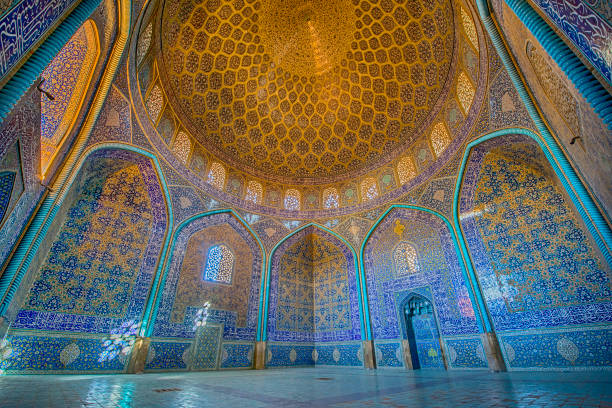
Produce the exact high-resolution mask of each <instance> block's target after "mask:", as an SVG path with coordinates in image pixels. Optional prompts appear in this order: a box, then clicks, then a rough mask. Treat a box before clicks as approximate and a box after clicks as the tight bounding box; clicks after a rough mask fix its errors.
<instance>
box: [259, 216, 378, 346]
mask: <svg viewBox="0 0 612 408" xmlns="http://www.w3.org/2000/svg"><path fill="white" fill-rule="evenodd" d="M308 227H315V228H318V229H320V230H321V231H325V232H328V233H329V234H331V235H333V236H334V237H336V238H338V239H339V240H340V241H342V242H343V243H344V244H345V245H346V246H347V247H348V248H349V249H350V250H351V253H352V254H353V261H354V262H355V280H356V281H357V287H359V288H361V287H362V285H361V282H360V280H361V277H360V274H359V266H358V259H359V258H358V257H357V253H356V252H355V249H354V248H353V246H352V245H351V244H349V243H348V241H347V240H346V239H344V238H343V237H342V236H340V235H338V234H337V233H335V232H334V231H332V230H330V229H329V228H327V227H324V226H323V225H320V224H317V223H314V222H310V223H308V224H306V225H303V226H301V227H300V228H298V229H296V230H295V231H293V232H292V233H290V234H288V235H287V236H285V237H284V238H283V239H281V240H280V241H279V242H278V243H277V244H276V245H274V248H272V251H270V256H269V257H268V264H267V268H266V282H267V285H266V291H265V301H264V305H263V306H264V313H263V325H262V326H263V327H262V333H261V337H260V339H259V340H258V341H266V340H267V338H268V305H269V301H270V275H271V273H272V262H271V261H272V258H273V257H274V253H275V252H276V250H277V249H278V247H279V246H280V245H281V244H282V243H283V242H285V241H286V240H288V239H289V238H291V237H292V236H294V235H295V234H297V233H298V232H300V231H303V230H304V229H306V228H308ZM363 300H364V299H363V297H362V298H361V299H360V302H359V321H360V323H361V339H362V340H363V339H364V335H365V326H364V320H365V313H366V310H365V308H364V307H365V306H364V304H363Z"/></svg>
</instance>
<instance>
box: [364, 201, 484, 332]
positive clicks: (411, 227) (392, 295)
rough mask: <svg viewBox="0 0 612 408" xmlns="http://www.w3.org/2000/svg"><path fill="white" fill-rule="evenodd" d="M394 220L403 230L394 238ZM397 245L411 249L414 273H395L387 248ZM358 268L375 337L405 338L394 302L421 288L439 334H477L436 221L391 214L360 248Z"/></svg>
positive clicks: (419, 214) (447, 240) (450, 248)
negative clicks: (361, 261)
mask: <svg viewBox="0 0 612 408" xmlns="http://www.w3.org/2000/svg"><path fill="white" fill-rule="evenodd" d="M396 222H397V223H399V224H400V225H401V226H403V229H402V228H398V229H397V230H398V231H400V230H401V234H399V235H398V234H397V233H396V232H395V230H396V226H397V225H398V224H396ZM401 241H408V242H410V243H411V244H413V245H414V246H415V248H416V250H417V256H418V265H419V271H418V272H417V273H413V274H408V275H400V276H397V275H396V266H395V262H394V259H393V250H394V248H395V247H396V245H397V244H398V243H399V242H401ZM364 268H365V274H366V282H367V290H368V301H369V305H370V319H371V324H372V330H373V332H374V338H375V339H399V338H401V337H402V336H404V335H405V334H404V333H405V331H403V330H402V325H403V323H402V322H401V320H403V316H400V313H401V311H400V304H401V302H402V301H403V300H404V299H405V297H406V296H409V293H410V292H417V293H418V290H421V291H423V290H424V289H422V288H423V287H426V286H427V287H428V289H427V290H426V291H427V295H426V297H428V298H430V299H431V300H432V304H433V305H434V310H435V312H436V314H437V318H438V321H439V324H440V330H441V334H442V335H456V334H469V333H477V332H478V328H477V326H476V320H475V317H474V310H473V308H472V304H471V301H470V298H469V295H468V291H467V287H466V285H465V281H464V279H463V275H462V272H461V266H460V264H459V260H458V259H457V255H456V252H455V248H454V244H453V241H452V238H451V236H450V232H449V230H448V228H447V227H446V224H444V222H443V221H442V220H440V219H439V218H438V217H436V216H434V215H432V214H429V213H426V212H424V211H418V210H411V209H400V208H396V209H394V210H393V211H391V212H390V213H389V214H388V215H387V217H386V218H385V219H384V220H383V221H382V222H381V223H380V224H379V225H378V226H377V228H376V229H375V230H374V232H373V233H372V235H371V236H370V238H369V240H368V242H367V244H366V247H365V250H364ZM419 288H420V289H419ZM402 332H403V333H402Z"/></svg>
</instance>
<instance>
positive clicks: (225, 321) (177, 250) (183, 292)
mask: <svg viewBox="0 0 612 408" xmlns="http://www.w3.org/2000/svg"><path fill="white" fill-rule="evenodd" d="M218 244H223V245H225V246H227V247H228V248H229V249H230V250H231V251H232V253H233V256H234V260H235V261H234V266H233V270H232V279H231V284H224V283H214V282H209V281H205V280H204V279H203V275H204V269H205V265H206V257H207V256H208V250H209V248H210V247H212V246H214V245H218ZM260 279H261V250H260V248H259V246H258V244H257V242H256V241H255V239H254V238H253V236H252V235H251V234H250V233H249V231H248V230H247V229H246V228H245V227H244V225H242V224H241V223H240V222H239V221H238V220H237V219H236V218H235V217H234V216H233V215H231V214H230V213H220V214H213V215H210V216H205V217H202V218H197V219H195V220H193V221H191V222H190V223H189V224H188V225H187V226H185V228H183V229H182V230H181V231H180V232H179V233H178V235H177V236H176V238H175V245H174V248H173V252H172V254H171V259H170V266H169V269H168V271H167V277H166V282H165V286H164V289H163V293H162V298H161V302H160V305H159V309H158V313H157V318H156V320H155V323H154V326H153V338H154V340H155V341H154V344H155V347H154V349H155V352H156V353H157V352H159V353H161V354H164V351H162V350H161V349H162V348H164V347H165V346H168V347H170V348H171V349H172V350H174V349H175V348H176V347H177V346H176V344H175V343H172V342H168V341H167V340H168V339H174V341H178V342H181V344H182V343H185V342H188V343H190V344H191V343H193V344H194V345H193V347H195V348H198V347H199V348H200V349H202V347H203V345H204V344H209V345H210V347H213V346H214V348H215V350H217V349H219V348H220V352H219V354H220V357H219V361H218V363H215V364H216V365H215V366H216V367H218V366H221V367H226V368H238V367H243V368H248V367H251V363H252V354H253V346H254V342H255V332H256V328H257V310H258V302H259V287H260V284H261V280H260ZM205 302H210V304H211V306H210V310H209V317H208V324H207V327H214V325H219V327H220V328H222V331H223V333H222V339H221V340H220V343H218V344H217V343H215V345H211V344H212V343H211V341H207V342H204V343H200V340H198V337H197V336H196V332H195V330H194V319H195V314H196V311H197V310H198V309H199V308H201V307H202V306H203V304H204V303H205ZM162 338H163V339H164V340H165V341H158V340H160V339H162ZM209 340H210V339H209ZM172 350H170V352H171V353H174V352H173V351H172ZM211 350H212V349H211ZM201 351H202V352H204V350H203V349H202V350H201ZM172 355H175V354H172ZM181 358H182V357H181ZM208 358H209V357H207V359H208ZM158 360H159V359H158ZM199 360H201V359H200V358H198V361H199ZM180 361H182V360H181V359H179V358H177V357H173V358H171V359H168V368H171V369H174V368H185V369H186V368H188V366H189V368H191V369H205V368H210V364H205V367H204V366H201V363H200V362H197V361H194V362H193V363H192V364H191V365H189V364H187V365H183V364H181V363H180ZM183 363H184V362H183ZM151 364H153V365H152V366H151V369H153V368H154V369H160V368H163V363H162V362H160V361H157V360H152V363H151ZM147 367H148V366H147Z"/></svg>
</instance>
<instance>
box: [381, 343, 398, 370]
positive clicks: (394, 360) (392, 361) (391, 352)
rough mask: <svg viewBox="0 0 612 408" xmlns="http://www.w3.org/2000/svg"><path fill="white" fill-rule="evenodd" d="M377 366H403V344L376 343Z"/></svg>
mask: <svg viewBox="0 0 612 408" xmlns="http://www.w3.org/2000/svg"><path fill="white" fill-rule="evenodd" d="M375 349H376V366H377V367H381V368H383V367H403V366H404V361H403V357H402V345H401V344H400V343H378V342H377V343H376V348H375Z"/></svg>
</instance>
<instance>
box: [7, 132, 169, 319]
mask: <svg viewBox="0 0 612 408" xmlns="http://www.w3.org/2000/svg"><path fill="white" fill-rule="evenodd" d="M105 149H108V150H114V149H117V150H128V151H131V152H134V153H137V154H140V155H142V156H145V157H147V158H148V159H150V160H151V161H152V163H153V164H154V166H155V170H156V172H157V175H158V177H159V180H160V184H161V187H162V190H163V191H164V196H165V199H166V200H167V203H166V204H167V207H166V208H167V209H169V211H168V214H169V216H168V227H167V228H168V229H167V232H166V242H165V244H164V248H165V247H166V246H167V244H168V240H169V237H170V234H169V231H171V228H172V204H171V202H170V196H169V195H168V187H167V185H166V182H165V180H164V176H163V173H162V171H161V167H160V165H159V162H158V161H157V158H156V156H155V155H154V154H152V153H150V152H148V151H146V150H143V149H141V148H138V147H135V146H131V145H127V144H123V143H105V144H100V145H96V146H94V147H92V148H91V149H89V150H88V151H87V152H86V153H85V154H84V155H83V156H82V157H81V159H80V160H79V161H78V163H77V166H76V167H75V169H74V172H73V174H72V176H71V177H70V179H69V180H68V181H67V183H66V184H65V186H64V188H62V190H61V192H60V193H59V194H58V195H54V196H51V195H48V196H47V197H46V198H45V200H44V201H43V203H42V205H41V206H40V209H39V210H38V212H37V213H36V215H34V218H33V219H32V223H31V224H30V226H29V228H28V230H27V231H26V233H25V235H24V237H23V239H22V240H21V241H20V242H19V244H18V246H17V249H16V250H15V253H14V254H13V256H12V257H11V259H10V260H9V262H8V264H7V267H6V270H5V271H4V274H3V275H2V276H1V277H0V294H1V295H0V296H1V299H2V303H0V316H2V315H4V314H5V313H6V311H7V309H8V307H9V305H10V304H11V301H12V300H13V296H15V292H17V289H18V288H19V286H20V284H21V281H22V280H23V277H24V276H25V273H26V272H27V270H28V268H29V267H30V264H31V263H32V260H33V259H34V257H35V256H36V253H37V252H38V248H39V247H40V244H41V243H42V241H43V240H44V239H45V238H46V235H47V232H48V230H49V227H50V226H51V223H52V222H53V220H54V219H55V216H56V215H57V212H58V211H59V209H60V208H61V206H62V204H63V202H64V199H65V198H66V194H67V193H68V191H69V190H70V187H71V186H72V184H73V183H74V181H75V179H76V176H77V175H78V174H79V172H80V171H81V169H82V167H83V164H84V163H85V161H86V160H87V158H88V157H89V156H90V155H91V154H92V153H94V152H96V151H99V150H105ZM159 268H160V267H159V266H158V270H159Z"/></svg>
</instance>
